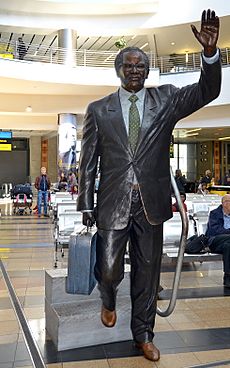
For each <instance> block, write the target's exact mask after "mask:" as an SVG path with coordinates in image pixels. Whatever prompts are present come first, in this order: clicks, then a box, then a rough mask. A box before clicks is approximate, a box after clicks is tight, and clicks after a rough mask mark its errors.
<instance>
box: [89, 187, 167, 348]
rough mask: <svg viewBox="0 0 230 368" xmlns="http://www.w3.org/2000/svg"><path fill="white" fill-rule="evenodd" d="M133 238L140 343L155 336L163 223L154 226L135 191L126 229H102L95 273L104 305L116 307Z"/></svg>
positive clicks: (134, 321)
mask: <svg viewBox="0 0 230 368" xmlns="http://www.w3.org/2000/svg"><path fill="white" fill-rule="evenodd" d="M128 241H129V254H130V262H131V275H130V284H131V286H130V287H131V305H132V315H131V330H132V334H133V338H134V340H135V341H136V342H150V341H152V339H153V336H154V333H153V328H154V325H155V316H156V303H157V294H158V286H159V277H160V267H161V257H162V244H163V224H160V225H151V224H150V223H149V222H148V221H147V219H146V216H145V214H144V210H143V207H142V203H141V199H140V194H139V192H138V191H133V192H132V204H131V211H130V219H129V223H128V225H127V227H126V228H124V229H122V230H103V229H98V236H97V258H96V265H95V276H96V279H97V281H98V288H99V290H100V293H101V298H102V303H103V305H104V306H105V307H106V308H107V309H109V310H111V311H112V310H114V309H115V308H116V293H117V287H118V285H119V283H120V282H121V281H122V279H123V277H124V255H125V252H126V247H127V243H128Z"/></svg>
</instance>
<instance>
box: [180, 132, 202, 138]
mask: <svg viewBox="0 0 230 368" xmlns="http://www.w3.org/2000/svg"><path fill="white" fill-rule="evenodd" d="M195 135H199V133H190V134H185V135H184V136H183V137H182V138H187V137H193V136H195Z"/></svg>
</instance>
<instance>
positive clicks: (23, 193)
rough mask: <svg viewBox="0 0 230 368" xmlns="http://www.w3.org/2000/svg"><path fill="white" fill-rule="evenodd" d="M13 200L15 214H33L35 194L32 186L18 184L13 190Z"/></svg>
mask: <svg viewBox="0 0 230 368" xmlns="http://www.w3.org/2000/svg"><path fill="white" fill-rule="evenodd" d="M11 199H12V200H13V214H14V215H24V214H28V213H30V214H31V213H32V203H33V192H32V188H31V185H29V184H18V185H15V186H14V187H13V189H12V190H11Z"/></svg>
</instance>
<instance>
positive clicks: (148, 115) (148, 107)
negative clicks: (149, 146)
mask: <svg viewBox="0 0 230 368" xmlns="http://www.w3.org/2000/svg"><path fill="white" fill-rule="evenodd" d="M156 107H157V104H156V101H155V99H154V98H153V97H152V96H151V95H150V93H149V91H148V89H147V90H146V95H145V102H144V113H143V121H142V124H141V128H140V133H139V137H138V142H137V148H136V153H137V151H138V149H139V148H141V145H142V141H143V139H144V138H145V136H146V134H147V133H148V130H149V128H150V126H152V127H153V126H154V124H153V122H154V120H155V117H156V114H157V108H156Z"/></svg>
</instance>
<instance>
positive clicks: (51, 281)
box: [45, 269, 132, 351]
mask: <svg viewBox="0 0 230 368" xmlns="http://www.w3.org/2000/svg"><path fill="white" fill-rule="evenodd" d="M66 275H67V270H66V269H57V270H48V271H46V275H45V297H46V299H45V317H46V329H47V332H48V334H49V335H50V337H51V338H52V340H53V342H54V344H55V346H56V348H57V350H58V351H61V350H68V349H74V348H78V347H84V346H90V345H99V344H103V343H109V342H116V341H125V340H129V339H131V338H132V336H131V332H130V296H129V274H125V278H124V280H123V281H122V283H121V284H120V287H119V292H118V297H117V308H116V310H117V323H116V326H115V327H113V328H106V327H104V326H103V324H102V323H101V320H100V312H101V300H100V297H99V292H98V290H97V288H95V289H94V290H93V292H92V294H91V295H71V294H67V293H66V292H65V282H66Z"/></svg>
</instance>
